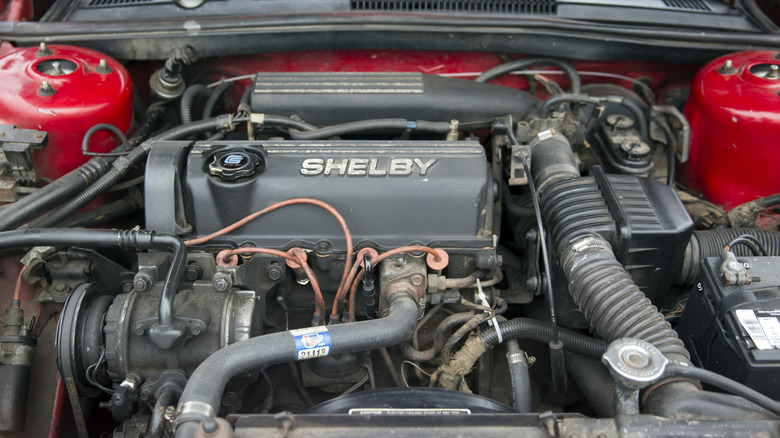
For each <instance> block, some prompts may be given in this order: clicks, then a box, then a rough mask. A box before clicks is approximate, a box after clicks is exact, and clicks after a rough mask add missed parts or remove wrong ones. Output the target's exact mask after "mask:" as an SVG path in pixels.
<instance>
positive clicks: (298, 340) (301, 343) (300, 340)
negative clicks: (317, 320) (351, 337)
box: [290, 327, 330, 360]
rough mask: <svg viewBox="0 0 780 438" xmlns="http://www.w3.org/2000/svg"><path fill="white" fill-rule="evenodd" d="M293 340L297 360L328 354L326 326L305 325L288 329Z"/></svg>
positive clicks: (328, 344) (328, 335)
mask: <svg viewBox="0 0 780 438" xmlns="http://www.w3.org/2000/svg"><path fill="white" fill-rule="evenodd" d="M290 333H292V335H293V339H294V340H295V355H296V358H297V359H298V360H304V359H314V358H315V357H322V356H327V355H329V354H330V332H328V328H327V327H307V328H302V329H296V330H290Z"/></svg>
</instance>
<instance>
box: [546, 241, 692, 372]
mask: <svg viewBox="0 0 780 438" xmlns="http://www.w3.org/2000/svg"><path fill="white" fill-rule="evenodd" d="M560 259H561V265H562V266H563V270H564V272H565V273H566V278H567V279H568V280H569V293H570V294H571V295H572V297H573V298H574V302H575V303H577V306H579V308H580V310H581V311H582V313H583V315H585V319H587V320H588V322H589V323H590V325H591V327H592V328H593V330H594V331H595V332H596V333H598V334H599V335H600V336H601V337H602V338H604V340H605V341H606V342H607V344H609V343H610V342H612V341H614V340H616V339H620V338H625V337H632V338H638V339H642V340H644V341H647V342H650V343H651V344H653V345H654V346H655V347H656V348H658V349H659V350H660V351H661V353H663V354H664V355H665V356H667V357H668V358H669V359H670V360H672V361H682V362H684V363H689V362H690V356H689V354H688V351H687V350H686V349H685V346H684V345H683V343H682V341H681V340H680V338H678V337H677V333H676V332H675V331H674V330H672V326H671V325H670V324H669V323H668V322H667V321H666V320H665V319H664V316H663V315H662V314H661V313H660V312H659V311H658V309H656V307H655V306H653V304H652V303H651V302H650V300H649V299H648V298H647V297H646V296H645V294H644V293H643V292H642V291H641V290H639V287H638V286H637V285H636V284H635V283H634V282H633V280H632V279H631V276H630V275H629V274H628V272H626V270H625V269H624V268H623V266H622V265H621V264H620V263H619V262H618V261H617V259H615V254H614V253H613V252H612V248H611V247H610V245H609V243H608V242H607V241H606V240H604V239H602V238H601V237H600V236H597V235H590V236H587V235H585V236H580V237H578V238H576V239H575V240H573V241H572V242H571V243H570V244H569V245H567V246H566V247H565V249H564V251H563V252H562V254H561V257H560ZM564 342H565V341H564ZM575 353H576V352H575Z"/></svg>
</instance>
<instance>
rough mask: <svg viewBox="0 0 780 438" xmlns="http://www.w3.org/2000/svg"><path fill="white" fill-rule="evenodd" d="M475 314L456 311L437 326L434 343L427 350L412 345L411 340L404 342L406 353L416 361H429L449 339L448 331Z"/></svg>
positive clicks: (410, 358)
mask: <svg viewBox="0 0 780 438" xmlns="http://www.w3.org/2000/svg"><path fill="white" fill-rule="evenodd" d="M473 316H474V312H461V313H455V314H452V315H450V316H448V317H446V318H445V319H444V320H443V321H442V322H441V323H439V326H438V327H436V332H435V333H434V335H433V345H432V346H431V348H429V349H427V350H422V351H420V350H416V349H414V347H412V344H411V343H410V342H408V341H407V342H405V343H404V355H405V356H406V357H407V358H408V359H409V360H413V361H416V362H427V361H431V360H433V358H435V357H436V356H437V355H438V354H439V352H440V351H441V348H442V346H444V343H445V342H446V341H447V332H449V331H450V330H452V328H453V327H456V326H458V325H463V324H465V323H467V322H468V321H469V320H470V319H471V318H472V317H473Z"/></svg>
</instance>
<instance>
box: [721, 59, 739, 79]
mask: <svg viewBox="0 0 780 438" xmlns="http://www.w3.org/2000/svg"><path fill="white" fill-rule="evenodd" d="M736 71H737V70H735V69H734V64H733V63H732V62H731V60H730V59H727V60H726V62H724V63H723V66H722V67H721V68H719V69H718V73H720V74H722V75H731V74H734V73H735V72H736Z"/></svg>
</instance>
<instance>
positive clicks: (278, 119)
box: [262, 114, 319, 131]
mask: <svg viewBox="0 0 780 438" xmlns="http://www.w3.org/2000/svg"><path fill="white" fill-rule="evenodd" d="M262 123H263V125H268V126H282V127H284V128H292V129H296V130H298V131H316V130H317V129H319V128H317V127H316V126H314V125H310V124H308V123H306V122H304V121H302V120H295V119H292V118H290V117H285V116H277V115H275V114H263V122H262Z"/></svg>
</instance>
